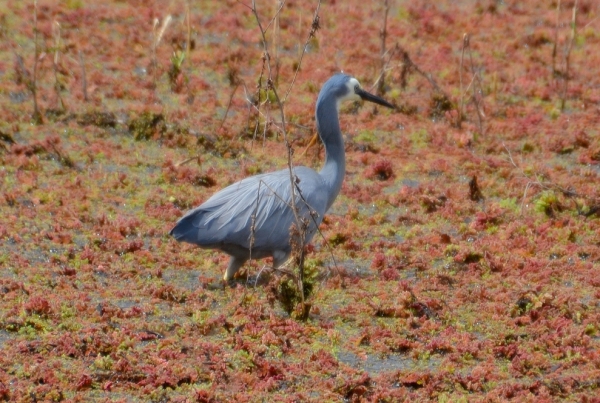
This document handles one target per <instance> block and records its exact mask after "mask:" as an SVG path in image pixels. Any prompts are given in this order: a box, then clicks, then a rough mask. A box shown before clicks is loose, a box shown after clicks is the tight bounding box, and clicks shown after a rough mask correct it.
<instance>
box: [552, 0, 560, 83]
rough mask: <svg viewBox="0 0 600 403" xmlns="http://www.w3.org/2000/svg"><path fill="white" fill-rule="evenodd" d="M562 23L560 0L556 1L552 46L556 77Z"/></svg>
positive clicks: (553, 71) (553, 72)
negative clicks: (559, 33)
mask: <svg viewBox="0 0 600 403" xmlns="http://www.w3.org/2000/svg"><path fill="white" fill-rule="evenodd" d="M559 24H560V0H558V1H557V2H556V24H555V25H554V45H553V46H552V75H553V76H554V77H556V75H557V71H556V53H557V48H558V27H559Z"/></svg>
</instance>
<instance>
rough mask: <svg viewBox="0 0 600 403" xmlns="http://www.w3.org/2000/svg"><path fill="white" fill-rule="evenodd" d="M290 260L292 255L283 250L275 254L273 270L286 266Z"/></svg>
mask: <svg viewBox="0 0 600 403" xmlns="http://www.w3.org/2000/svg"><path fill="white" fill-rule="evenodd" d="M289 258H290V254H289V253H286V252H284V251H281V250H276V251H275V252H273V270H276V269H277V268H278V267H279V266H281V265H282V264H284V263H285V262H286V261H287V260H288V259H289Z"/></svg>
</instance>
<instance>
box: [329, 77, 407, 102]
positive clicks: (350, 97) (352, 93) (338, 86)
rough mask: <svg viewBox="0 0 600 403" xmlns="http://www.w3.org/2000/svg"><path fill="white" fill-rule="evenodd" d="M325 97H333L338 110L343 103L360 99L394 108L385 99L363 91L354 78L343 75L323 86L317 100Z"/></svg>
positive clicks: (331, 79) (333, 78)
mask: <svg viewBox="0 0 600 403" xmlns="http://www.w3.org/2000/svg"><path fill="white" fill-rule="evenodd" d="M327 95H333V96H334V97H335V99H336V101H337V106H338V109H339V106H340V105H341V104H342V103H343V102H345V101H358V100H360V99H362V100H364V101H369V102H373V103H376V104H378V105H382V106H386V107H388V108H395V107H394V105H392V104H391V103H389V102H388V101H386V100H385V99H383V98H380V97H378V96H376V95H373V94H371V93H369V92H367V91H365V90H364V89H363V88H362V86H361V85H360V83H359V82H358V80H357V79H356V78H354V77H352V76H349V75H347V74H344V73H339V74H336V75H334V76H333V77H331V78H330V79H329V80H327V82H326V83H325V84H324V85H323V88H322V89H321V93H320V94H319V98H322V97H325V96H327Z"/></svg>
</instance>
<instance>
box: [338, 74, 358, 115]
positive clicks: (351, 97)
mask: <svg viewBox="0 0 600 403" xmlns="http://www.w3.org/2000/svg"><path fill="white" fill-rule="evenodd" d="M356 86H358V87H359V88H360V83H359V82H358V80H357V79H356V78H354V77H351V78H350V80H348V81H347V82H346V87H348V93H347V94H346V95H345V96H343V97H341V98H340V99H338V102H337V106H338V110H339V109H340V105H341V104H342V103H343V102H345V101H358V100H359V99H360V97H359V96H358V94H356V91H355V90H354V88H356Z"/></svg>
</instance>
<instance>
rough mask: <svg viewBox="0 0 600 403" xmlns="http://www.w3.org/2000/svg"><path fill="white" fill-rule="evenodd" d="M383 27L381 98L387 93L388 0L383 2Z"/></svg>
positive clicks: (378, 90)
mask: <svg viewBox="0 0 600 403" xmlns="http://www.w3.org/2000/svg"><path fill="white" fill-rule="evenodd" d="M383 9H384V12H383V27H382V28H381V31H379V37H380V38H381V48H380V50H379V58H380V62H381V65H380V77H381V79H380V80H379V81H378V85H377V94H378V95H379V96H382V95H383V94H384V92H385V68H386V65H387V63H386V61H385V54H386V45H385V41H386V39H387V19H388V14H389V12H390V4H389V1H388V0H384V1H383Z"/></svg>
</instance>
